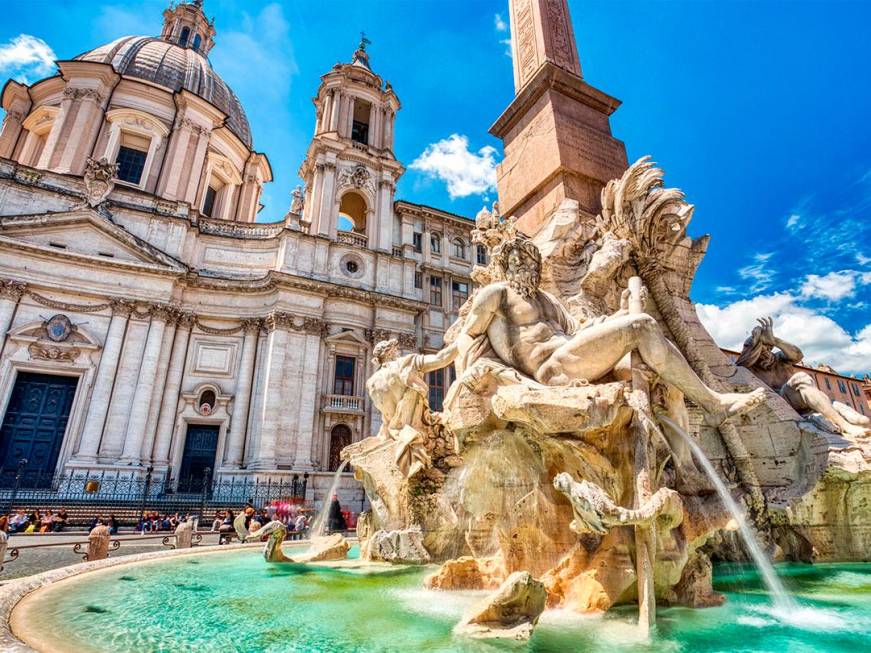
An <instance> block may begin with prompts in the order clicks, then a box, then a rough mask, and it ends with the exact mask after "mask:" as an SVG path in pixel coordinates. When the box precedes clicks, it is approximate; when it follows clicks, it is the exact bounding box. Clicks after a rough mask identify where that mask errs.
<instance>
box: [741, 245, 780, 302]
mask: <svg viewBox="0 0 871 653" xmlns="http://www.w3.org/2000/svg"><path fill="white" fill-rule="evenodd" d="M773 255H774V253H773V252H765V253H758V254H754V255H753V263H752V264H751V265H745V266H744V267H743V268H740V269H739V270H738V276H740V277H741V278H742V279H744V280H745V281H750V282H751V283H750V288H749V290H750V292H751V293H760V292H763V291H764V290H767V289H768V287H769V286H770V285H771V281H772V280H773V279H774V270H771V269H770V268H769V267H768V265H767V264H768V260H769V259H770V258H771V257H772V256H773Z"/></svg>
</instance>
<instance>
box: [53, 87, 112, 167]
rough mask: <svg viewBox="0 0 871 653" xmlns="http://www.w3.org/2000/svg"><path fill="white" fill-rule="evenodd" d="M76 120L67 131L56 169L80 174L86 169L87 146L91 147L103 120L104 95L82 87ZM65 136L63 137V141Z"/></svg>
mask: <svg viewBox="0 0 871 653" xmlns="http://www.w3.org/2000/svg"><path fill="white" fill-rule="evenodd" d="M75 103H76V105H78V110H77V111H76V117H75V120H73V124H72V125H71V126H70V129H69V132H68V133H67V141H66V143H64V146H63V152H62V154H61V155H60V160H59V161H58V164H57V167H56V170H57V172H64V173H70V174H77V175H80V174H82V172H83V171H84V169H85V161H86V159H87V153H86V150H87V148H90V147H91V142H92V141H93V139H94V136H95V135H96V134H95V131H96V130H97V129H99V127H100V124H101V122H102V119H101V115H100V114H102V104H103V97H102V96H101V95H100V94H99V93H98V92H97V91H94V90H92V89H81V90H80V91H79V99H77V100H76V101H75ZM62 140H63V136H62V137H61V141H62Z"/></svg>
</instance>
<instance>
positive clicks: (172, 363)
mask: <svg viewBox="0 0 871 653" xmlns="http://www.w3.org/2000/svg"><path fill="white" fill-rule="evenodd" d="M192 327H193V316H192V315H190V314H189V313H185V314H182V316H181V317H180V318H179V322H178V327H176V330H175V342H174V343H173V345H172V357H171V358H170V360H169V371H168V372H167V376H166V387H165V388H164V391H163V402H162V403H161V406H160V419H159V420H158V422H157V434H156V435H155V438H154V450H153V452H152V456H151V458H152V460H153V461H154V464H155V465H168V464H169V449H170V445H171V444H172V433H173V427H174V426H175V414H176V411H177V409H178V393H179V390H180V389H181V379H182V375H183V374H184V366H185V362H186V361H187V353H188V341H189V340H190V335H191V328H192Z"/></svg>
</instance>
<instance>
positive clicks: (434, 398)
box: [427, 369, 445, 410]
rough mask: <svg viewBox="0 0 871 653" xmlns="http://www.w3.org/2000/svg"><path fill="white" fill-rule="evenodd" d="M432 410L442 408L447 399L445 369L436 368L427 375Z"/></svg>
mask: <svg viewBox="0 0 871 653" xmlns="http://www.w3.org/2000/svg"><path fill="white" fill-rule="evenodd" d="M427 384H428V385H429V407H430V410H441V409H442V404H443V402H444V400H445V371H444V370H443V369H441V370H434V371H432V372H430V373H429V374H428V375H427Z"/></svg>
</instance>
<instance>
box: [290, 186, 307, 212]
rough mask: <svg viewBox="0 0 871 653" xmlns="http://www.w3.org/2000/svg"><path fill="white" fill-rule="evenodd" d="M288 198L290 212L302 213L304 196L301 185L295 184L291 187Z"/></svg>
mask: <svg viewBox="0 0 871 653" xmlns="http://www.w3.org/2000/svg"><path fill="white" fill-rule="evenodd" d="M291 198H292V199H291V200H290V212H291V213H295V214H296V215H302V211H303V207H304V205H305V197H304V195H303V192H302V187H301V186H297V187H296V188H294V189H293V193H291Z"/></svg>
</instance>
